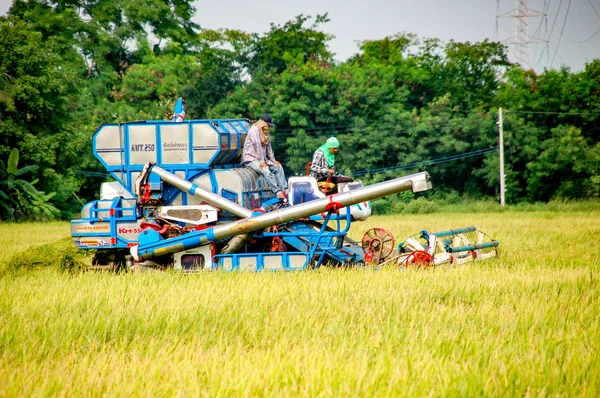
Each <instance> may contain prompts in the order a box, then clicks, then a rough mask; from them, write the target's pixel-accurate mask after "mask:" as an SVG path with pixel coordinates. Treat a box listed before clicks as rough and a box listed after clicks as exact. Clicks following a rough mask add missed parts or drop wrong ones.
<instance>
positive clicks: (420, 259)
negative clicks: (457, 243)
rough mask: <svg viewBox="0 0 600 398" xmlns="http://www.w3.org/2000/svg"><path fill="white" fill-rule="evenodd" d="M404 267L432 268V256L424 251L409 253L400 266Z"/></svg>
mask: <svg viewBox="0 0 600 398" xmlns="http://www.w3.org/2000/svg"><path fill="white" fill-rule="evenodd" d="M399 265H404V266H405V267H407V268H408V267H415V268H429V267H431V266H433V256H432V255H431V254H429V253H427V252H426V251H424V250H415V251H413V252H411V253H410V254H409V255H408V256H407V257H406V260H404V261H403V263H402V264H399Z"/></svg>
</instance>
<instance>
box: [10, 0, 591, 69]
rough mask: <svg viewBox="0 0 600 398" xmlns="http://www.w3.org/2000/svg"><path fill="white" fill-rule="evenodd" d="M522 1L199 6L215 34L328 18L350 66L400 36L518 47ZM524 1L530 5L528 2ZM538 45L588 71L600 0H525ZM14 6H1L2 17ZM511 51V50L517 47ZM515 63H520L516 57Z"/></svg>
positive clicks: (548, 62) (234, 0) (544, 57)
mask: <svg viewBox="0 0 600 398" xmlns="http://www.w3.org/2000/svg"><path fill="white" fill-rule="evenodd" d="M517 1H518V0H301V1H290V0H251V1H248V0H224V1H214V0H211V1H201V0H200V1H196V2H194V6H195V7H196V16H195V17H194V18H193V20H194V22H196V23H197V24H199V25H200V26H201V27H202V28H208V29H219V28H227V29H239V30H243V31H246V32H255V33H265V32H267V31H268V30H269V29H270V24H271V23H275V24H277V25H283V24H284V23H285V22H287V21H289V20H292V19H294V18H295V16H297V15H299V14H303V15H305V16H309V15H310V16H313V17H314V16H316V15H318V14H325V13H328V15H329V19H330V22H328V23H326V24H324V25H321V29H322V30H323V31H324V32H326V33H329V34H331V35H333V36H335V38H334V39H332V40H331V41H330V43H329V49H330V51H332V52H333V53H335V59H336V60H338V61H345V60H346V59H348V57H350V56H352V55H353V54H356V53H357V52H358V51H359V50H358V45H357V42H359V41H363V40H375V39H382V38H384V37H386V36H391V35H394V34H396V33H402V32H406V33H415V34H416V35H417V36H419V37H420V38H426V37H427V38H438V39H441V40H442V41H444V42H448V41H449V40H454V41H460V42H465V41H470V42H479V41H483V40H484V39H486V38H487V39H489V40H493V41H502V42H505V43H509V42H510V41H511V40H513V41H514V36H515V33H514V32H515V21H516V19H515V18H497V17H498V16H500V15H503V14H507V13H508V15H509V16H510V15H514V13H512V14H511V13H510V12H511V10H514V9H515V8H516V3H517ZM521 1H524V0H521ZM525 2H526V4H527V6H528V8H529V10H530V12H529V14H536V13H538V14H545V16H542V17H529V18H525V21H526V22H527V24H528V31H529V37H530V39H529V40H530V41H532V42H535V41H537V42H538V43H537V44H536V43H531V44H529V45H528V50H529V56H528V57H529V63H528V65H527V67H529V68H531V67H533V68H534V69H535V70H536V71H537V72H542V71H543V70H544V68H554V69H556V68H559V67H561V66H563V65H565V66H568V67H570V68H571V70H572V71H580V70H582V69H583V67H584V65H585V63H588V62H590V61H592V60H593V59H598V58H600V0H525ZM11 3H12V0H0V15H4V14H6V12H7V10H8V8H9V7H10V4H11ZM508 45H509V48H511V46H510V44H508ZM510 55H511V59H512V60H514V59H515V58H514V56H513V55H512V53H511V54H510Z"/></svg>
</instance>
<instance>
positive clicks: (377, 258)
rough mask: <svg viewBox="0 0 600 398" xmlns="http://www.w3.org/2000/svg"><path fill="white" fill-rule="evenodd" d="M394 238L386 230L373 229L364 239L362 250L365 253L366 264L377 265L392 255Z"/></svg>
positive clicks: (366, 233)
mask: <svg viewBox="0 0 600 398" xmlns="http://www.w3.org/2000/svg"><path fill="white" fill-rule="evenodd" d="M394 244H395V240H394V236H393V235H392V233H391V232H390V231H388V230H387V229H384V228H371V229H370V230H368V231H367V232H365V234H364V235H363V237H362V248H363V250H364V251H365V263H366V264H367V265H377V264H379V263H380V262H381V261H382V260H385V259H386V258H387V257H389V256H390V254H392V251H393V250H394Z"/></svg>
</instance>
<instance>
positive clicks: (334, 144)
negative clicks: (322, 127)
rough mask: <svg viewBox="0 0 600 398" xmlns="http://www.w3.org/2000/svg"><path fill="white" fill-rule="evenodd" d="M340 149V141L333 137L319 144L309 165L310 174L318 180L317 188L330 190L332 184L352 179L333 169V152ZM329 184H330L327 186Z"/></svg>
mask: <svg viewBox="0 0 600 398" xmlns="http://www.w3.org/2000/svg"><path fill="white" fill-rule="evenodd" d="M339 149H340V142H339V141H338V139H337V138H335V137H330V138H329V139H327V142H325V144H323V145H321V146H320V147H319V148H318V149H317V150H316V151H315V153H314V155H313V158H312V164H311V165H310V175H312V176H313V177H315V178H316V179H317V181H318V182H319V188H321V189H322V190H324V191H331V190H332V189H333V184H336V185H337V184H338V183H340V182H352V181H354V180H353V179H352V178H350V177H346V176H344V175H342V174H340V173H338V172H337V171H336V170H335V154H336V153H337V152H338V151H339ZM330 184H331V186H329V185H330Z"/></svg>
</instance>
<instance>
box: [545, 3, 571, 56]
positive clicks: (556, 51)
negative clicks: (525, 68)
mask: <svg viewBox="0 0 600 398" xmlns="http://www.w3.org/2000/svg"><path fill="white" fill-rule="evenodd" d="M572 1H573V0H569V5H568V6H567V12H566V13H565V19H564V20H563V25H562V28H561V29H560V36H558V43H557V44H556V49H555V50H554V55H553V56H552V61H551V62H550V67H552V65H554V59H555V58H556V54H557V53H558V47H559V46H560V39H562V37H563V32H564V30H565V26H566V25H567V17H568V16H569V9H570V8H571V2H572Z"/></svg>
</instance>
